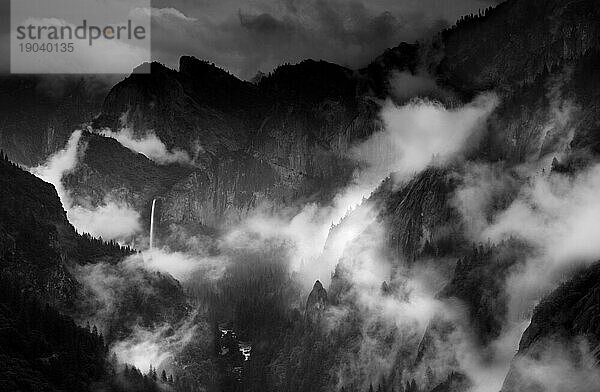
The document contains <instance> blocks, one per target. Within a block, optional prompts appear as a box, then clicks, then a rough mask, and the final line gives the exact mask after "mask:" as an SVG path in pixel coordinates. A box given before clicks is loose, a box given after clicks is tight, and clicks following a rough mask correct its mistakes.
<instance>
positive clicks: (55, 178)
mask: <svg viewBox="0 0 600 392" xmlns="http://www.w3.org/2000/svg"><path fill="white" fill-rule="evenodd" d="M81 137H82V131H81V130H76V131H74V132H73V133H72V134H71V136H70V137H69V140H68V142H67V145H66V146H65V148H63V149H62V150H59V151H57V152H56V153H54V154H52V155H51V156H50V157H48V159H47V160H46V162H44V163H43V164H42V165H40V166H37V167H34V168H32V169H31V172H32V173H33V174H35V175H36V176H37V177H39V178H41V179H42V180H44V181H46V182H49V183H50V184H52V185H54V187H55V188H56V191H57V193H58V196H59V198H60V200H61V202H62V205H63V208H64V209H65V210H66V211H67V218H68V219H69V221H70V222H71V224H72V225H73V226H74V227H75V228H76V229H77V230H78V231H79V232H85V233H89V234H92V235H94V236H97V237H102V238H103V239H104V240H118V241H127V240H129V239H131V237H132V236H133V235H135V234H136V233H138V232H139V231H140V230H141V224H140V221H139V219H140V214H139V213H138V212H137V211H135V210H133V209H132V208H131V207H129V206H128V205H127V204H126V203H124V202H121V201H115V200H113V199H111V198H110V197H107V198H105V199H104V201H103V204H101V205H99V206H96V207H94V206H83V205H81V204H78V203H76V202H75V200H73V197H72V195H71V193H70V192H69V191H68V190H67V189H66V188H65V186H64V184H63V181H62V179H63V177H64V176H65V175H67V174H69V173H71V172H73V171H74V170H75V169H76V167H77V164H78V162H79V160H80V159H81V157H82V155H83V154H85V149H86V145H85V143H84V142H83V141H82V139H81Z"/></svg>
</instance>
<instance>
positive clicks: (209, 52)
mask: <svg viewBox="0 0 600 392" xmlns="http://www.w3.org/2000/svg"><path fill="white" fill-rule="evenodd" d="M493 2H494V0H455V1H452V2H451V1H448V0H420V1H417V0H403V1H391V0H375V1H371V2H368V3H367V2H361V1H351V0H303V1H297V0H255V1H245V2H241V1H239V0H223V1H220V2H216V1H211V0H206V1H203V2H202V3H199V4H198V3H195V4H194V3H190V2H189V1H186V0H172V1H167V0H164V1H157V2H155V3H154V7H155V8H153V10H152V15H153V31H152V37H153V57H155V58H156V59H158V60H159V61H162V62H164V63H166V64H168V65H170V66H173V67H176V64H177V60H178V58H179V56H180V55H182V54H191V55H194V56H196V57H199V58H202V59H205V60H209V61H212V62H215V63H216V64H217V65H219V66H222V67H224V68H226V69H228V70H229V71H231V72H233V73H234V74H236V75H238V76H241V77H243V78H250V77H252V76H253V75H254V74H255V73H256V72H257V71H258V70H261V71H265V72H268V71H270V70H272V69H273V68H274V67H276V66H277V65H279V64H282V63H285V62H290V63H294V62H298V61H301V60H303V59H305V58H313V59H323V60H327V61H331V62H335V63H338V64H342V65H345V66H349V67H353V68H356V67H360V66H364V65H366V64H367V63H368V62H369V61H371V60H372V59H373V58H374V57H376V56H377V55H379V54H380V53H381V52H383V50H385V49H386V48H389V47H392V46H396V45H398V44H399V43H400V42H402V41H408V42H412V41H415V40H417V39H420V38H423V37H425V36H427V35H429V34H431V33H433V32H434V31H438V30H439V29H441V28H443V27H444V26H446V25H448V24H451V23H452V22H453V21H454V20H455V19H456V18H458V17H459V16H460V15H463V14H467V13H471V12H476V11H477V10H478V9H479V8H485V7H487V6H489V5H490V4H492V3H493Z"/></svg>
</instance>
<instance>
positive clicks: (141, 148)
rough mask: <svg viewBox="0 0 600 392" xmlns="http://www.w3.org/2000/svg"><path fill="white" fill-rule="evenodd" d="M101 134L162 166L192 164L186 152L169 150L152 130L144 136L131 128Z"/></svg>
mask: <svg viewBox="0 0 600 392" xmlns="http://www.w3.org/2000/svg"><path fill="white" fill-rule="evenodd" d="M100 134H101V135H102V136H105V137H110V138H113V139H115V140H117V141H118V142H119V143H121V144H122V145H123V146H125V147H127V148H129V149H130V150H131V151H133V152H136V153H140V154H143V155H144V156H145V157H146V158H148V159H150V160H152V161H154V162H156V163H158V164H160V165H168V164H173V163H179V164H191V163H192V160H191V159H190V156H189V155H188V153H187V152H186V151H183V150H180V149H177V148H173V149H171V150H169V149H167V146H165V144H164V143H163V142H162V141H161V140H160V139H159V138H158V136H156V134H155V133H154V132H153V131H151V130H150V131H147V132H146V133H145V134H144V135H143V136H139V135H135V134H134V132H133V130H131V129H130V128H121V129H120V130H119V131H117V132H113V131H111V130H110V129H103V130H102V131H101V132H100Z"/></svg>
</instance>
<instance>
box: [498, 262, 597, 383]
mask: <svg viewBox="0 0 600 392" xmlns="http://www.w3.org/2000/svg"><path fill="white" fill-rule="evenodd" d="M599 314H600V264H599V263H595V264H593V265H592V266H590V267H588V268H586V269H585V270H584V271H582V272H580V273H579V274H578V275H576V276H575V277H574V278H573V279H571V280H570V281H568V282H566V283H564V284H562V285H561V286H560V287H559V288H557V289H556V290H554V291H553V292H552V293H551V294H550V295H549V296H547V297H546V298H545V299H544V300H542V301H541V302H540V304H539V305H538V306H537V307H536V308H535V310H534V313H533V317H532V319H531V324H530V325H529V327H528V328H527V330H525V332H524V333H523V336H522V337H521V342H520V343H519V351H518V352H517V355H516V356H515V358H514V359H513V363H512V365H511V369H510V371H509V373H508V375H507V376H506V379H505V381H504V385H503V387H502V391H503V392H513V391H533V390H545V389H544V388H545V387H547V386H548V385H551V386H553V387H554V388H556V387H557V386H558V385H562V384H561V383H564V388H565V389H564V390H582V391H591V390H594V389H595V388H597V383H596V384H592V385H587V383H589V381H590V380H589V378H587V377H586V376H588V375H589V373H588V372H590V373H592V372H595V371H597V368H595V364H597V363H598V344H599V343H600V318H599V317H598V315H599ZM590 361H591V364H592V365H591V366H590ZM561 363H562V365H565V364H571V365H569V366H573V367H574V369H571V368H568V370H567V371H577V372H579V373H578V374H580V376H581V377H580V378H579V379H578V380H570V379H564V380H556V377H555V375H553V374H551V373H542V377H539V374H538V377H536V376H535V374H533V373H532V369H540V370H543V369H552V368H553V366H558V369H560V366H561V365H560V364H561ZM586 371H587V372H586Z"/></svg>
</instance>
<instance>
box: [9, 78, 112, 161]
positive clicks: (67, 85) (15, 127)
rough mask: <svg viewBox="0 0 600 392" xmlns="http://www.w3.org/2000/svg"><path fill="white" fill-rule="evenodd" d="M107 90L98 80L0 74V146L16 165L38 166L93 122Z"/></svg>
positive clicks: (104, 84) (106, 86)
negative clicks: (76, 130) (75, 131)
mask: <svg viewBox="0 0 600 392" xmlns="http://www.w3.org/2000/svg"><path fill="white" fill-rule="evenodd" d="M108 90H109V85H108V84H106V83H104V82H103V81H102V80H101V78H93V77H88V78H82V77H77V76H74V77H72V76H60V77H56V76H55V77H43V76H41V77H40V76H21V75H7V76H0V107H1V108H2V120H1V121H0V146H1V147H2V149H4V151H5V152H6V153H8V154H9V156H10V157H11V159H13V160H14V161H16V162H19V163H21V164H25V165H27V166H35V165H37V164H40V163H41V162H42V161H43V160H44V159H45V158H46V157H47V156H48V155H50V154H52V153H53V152H55V151H56V150H58V149H61V148H62V147H63V146H64V145H65V143H66V142H67V139H68V138H69V135H70V134H71V132H72V131H73V129H75V128H77V127H79V126H80V124H81V123H83V122H90V121H91V120H92V119H93V117H94V116H95V115H96V114H97V113H98V112H99V109H100V105H101V104H102V100H103V99H104V97H105V96H106V94H107V93H108Z"/></svg>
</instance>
